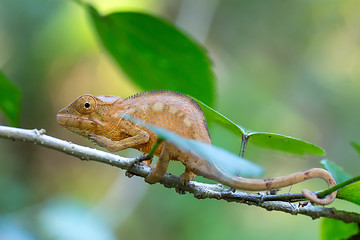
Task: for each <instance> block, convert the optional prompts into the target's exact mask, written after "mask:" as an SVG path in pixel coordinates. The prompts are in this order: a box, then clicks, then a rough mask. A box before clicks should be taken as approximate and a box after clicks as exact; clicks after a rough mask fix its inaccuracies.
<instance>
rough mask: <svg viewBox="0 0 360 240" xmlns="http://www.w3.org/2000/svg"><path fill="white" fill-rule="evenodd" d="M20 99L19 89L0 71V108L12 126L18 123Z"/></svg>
mask: <svg viewBox="0 0 360 240" xmlns="http://www.w3.org/2000/svg"><path fill="white" fill-rule="evenodd" d="M20 99H21V93H20V91H19V89H18V88H17V87H16V86H15V85H14V84H12V83H11V82H10V81H9V80H8V79H7V78H6V77H5V75H4V74H3V73H2V72H1V71H0V109H1V111H2V112H3V113H4V115H5V117H6V118H7V119H8V120H9V122H10V124H11V125H12V126H18V125H19V116H20Z"/></svg>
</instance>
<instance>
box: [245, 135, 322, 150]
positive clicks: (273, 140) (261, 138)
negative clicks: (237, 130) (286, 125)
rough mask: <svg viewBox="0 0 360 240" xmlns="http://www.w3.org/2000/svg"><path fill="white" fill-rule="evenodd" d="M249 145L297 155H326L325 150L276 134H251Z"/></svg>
mask: <svg viewBox="0 0 360 240" xmlns="http://www.w3.org/2000/svg"><path fill="white" fill-rule="evenodd" d="M248 143H251V144H255V145H257V146H260V147H264V148H270V149H273V150H278V151H283V152H288V153H291V154H296V155H306V154H312V155H324V154H325V150H324V149H322V148H321V147H319V146H316V145H314V144H312V143H309V142H307V141H304V140H301V139H298V138H294V137H289V136H285V135H281V134H276V133H267V132H251V133H249V134H248Z"/></svg>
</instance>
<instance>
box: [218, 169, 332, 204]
mask: <svg viewBox="0 0 360 240" xmlns="http://www.w3.org/2000/svg"><path fill="white" fill-rule="evenodd" d="M310 178H322V179H324V180H325V181H326V182H327V183H328V185H329V187H332V186H334V185H335V184H336V183H335V180H334V178H333V176H332V175H331V174H330V173H329V172H328V171H326V170H324V169H321V168H312V169H309V170H306V171H303V172H297V173H293V174H290V175H288V176H283V177H278V178H270V179H250V178H243V177H231V178H224V179H222V180H223V184H225V185H228V186H230V187H232V188H235V189H243V190H249V191H263V190H270V189H277V188H282V187H287V186H290V185H293V184H296V183H299V182H302V181H305V180H307V179H310ZM302 193H303V195H304V197H306V198H307V199H309V200H310V201H311V202H314V203H317V204H319V205H327V204H330V203H332V202H333V201H334V199H335V197H336V192H332V193H331V194H330V195H329V196H328V197H326V198H323V199H321V198H318V197H317V195H316V194H315V193H314V192H311V191H309V190H306V189H304V190H303V191H302Z"/></svg>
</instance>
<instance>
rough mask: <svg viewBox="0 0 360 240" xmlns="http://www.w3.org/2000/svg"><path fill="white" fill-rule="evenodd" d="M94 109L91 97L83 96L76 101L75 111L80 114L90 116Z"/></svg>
mask: <svg viewBox="0 0 360 240" xmlns="http://www.w3.org/2000/svg"><path fill="white" fill-rule="evenodd" d="M95 109H96V100H95V98H94V97H93V96H91V95H83V96H81V97H79V98H78V99H77V100H76V110H77V111H78V112H79V113H81V114H90V113H92V112H94V111H95Z"/></svg>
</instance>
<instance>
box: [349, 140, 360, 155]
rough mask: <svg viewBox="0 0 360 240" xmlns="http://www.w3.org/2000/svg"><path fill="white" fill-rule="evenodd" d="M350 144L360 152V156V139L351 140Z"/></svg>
mask: <svg viewBox="0 0 360 240" xmlns="http://www.w3.org/2000/svg"><path fill="white" fill-rule="evenodd" d="M350 145H351V146H352V147H353V148H354V149H355V151H356V152H357V153H358V154H359V156H360V143H359V142H358V141H355V140H353V141H351V142H350Z"/></svg>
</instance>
